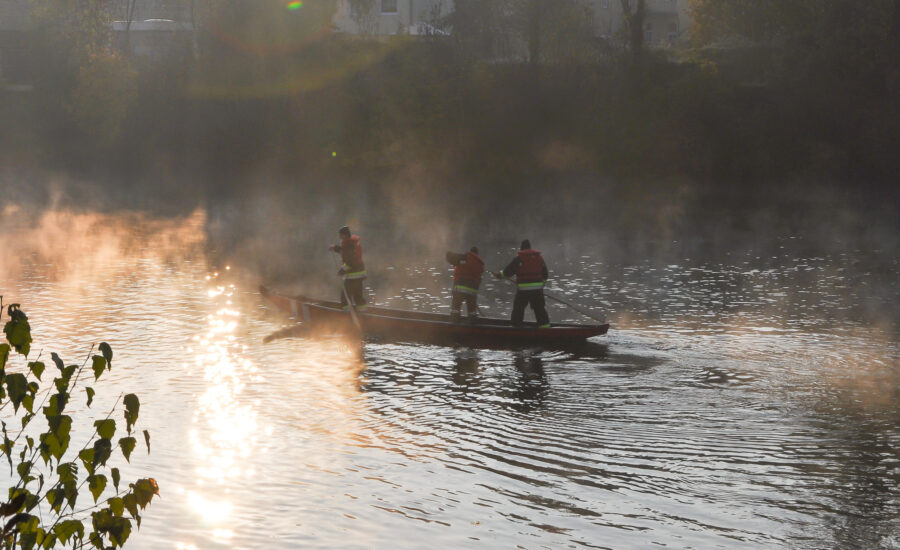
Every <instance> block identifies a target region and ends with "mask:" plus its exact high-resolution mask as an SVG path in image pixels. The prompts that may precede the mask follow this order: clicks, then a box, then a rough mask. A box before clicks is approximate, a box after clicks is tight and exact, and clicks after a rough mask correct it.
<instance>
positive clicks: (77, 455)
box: [0, 305, 159, 549]
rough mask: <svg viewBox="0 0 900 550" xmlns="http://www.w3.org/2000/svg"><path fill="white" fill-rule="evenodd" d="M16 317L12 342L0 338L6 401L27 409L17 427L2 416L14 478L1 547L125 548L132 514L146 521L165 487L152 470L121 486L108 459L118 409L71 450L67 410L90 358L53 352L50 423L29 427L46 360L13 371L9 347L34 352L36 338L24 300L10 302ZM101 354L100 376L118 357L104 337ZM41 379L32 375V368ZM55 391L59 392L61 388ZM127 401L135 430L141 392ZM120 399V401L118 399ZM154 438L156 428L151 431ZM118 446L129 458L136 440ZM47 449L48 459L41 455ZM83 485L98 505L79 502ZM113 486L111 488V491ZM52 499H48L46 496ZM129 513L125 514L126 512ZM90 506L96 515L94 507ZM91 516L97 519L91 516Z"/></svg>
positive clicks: (9, 333) (0, 517)
mask: <svg viewBox="0 0 900 550" xmlns="http://www.w3.org/2000/svg"><path fill="white" fill-rule="evenodd" d="M8 314H9V316H10V320H9V321H8V322H7V323H6V326H5V328H4V333H5V334H6V339H7V342H8V344H2V345H0V391H2V395H0V407H2V406H3V405H5V404H6V401H7V400H8V401H9V402H10V403H12V405H13V411H14V413H15V414H17V415H18V414H21V416H22V422H21V423H22V429H21V430H20V431H19V432H18V433H15V434H13V433H10V432H9V431H8V429H7V425H6V422H2V431H3V442H2V444H0V452H2V453H3V455H4V457H5V458H6V461H7V462H8V464H9V466H10V472H11V474H12V483H13V485H12V486H11V487H10V488H9V495H8V500H7V501H6V502H0V526H2V527H3V531H2V533H0V548H2V549H7V548H8V549H13V548H21V549H33V548H44V549H49V548H54V547H56V546H59V545H72V547H74V548H81V547H83V546H84V545H85V544H91V545H93V546H95V547H97V548H118V547H121V546H122V545H123V544H125V542H126V541H127V540H128V538H129V536H130V534H131V529H132V522H136V523H137V525H138V527H140V524H141V516H140V512H141V511H142V510H144V508H145V507H146V506H147V505H148V504H149V503H150V502H151V501H152V499H153V498H154V497H155V496H158V495H159V487H158V486H157V484H156V481H155V480H154V479H152V478H147V479H138V480H136V481H135V482H133V483H129V484H128V487H127V489H126V488H124V487H123V486H122V480H121V473H120V472H119V469H118V468H112V467H109V466H107V463H108V461H109V460H110V459H111V458H112V457H113V451H114V448H113V444H112V438H113V437H114V436H115V433H116V421H115V420H114V419H112V418H111V416H112V414H113V413H114V412H115V409H113V410H111V411H109V414H107V416H106V417H105V418H101V419H97V420H94V422H93V427H94V429H95V434H94V437H92V438H91V440H89V441H88V442H87V443H86V444H85V445H84V447H82V448H81V449H78V450H72V449H71V447H70V443H71V440H72V437H71V434H72V432H73V430H74V429H75V428H74V427H73V425H74V424H75V423H76V421H77V420H79V418H78V415H76V416H73V415H72V414H64V411H65V408H66V405H67V404H68V402H69V401H70V399H71V398H72V395H73V393H74V392H76V391H77V390H78V389H79V388H78V381H79V378H80V376H81V374H82V371H83V370H84V369H85V368H86V366H87V361H85V363H84V364H83V365H81V366H78V365H70V366H64V363H63V361H62V359H61V358H60V357H59V356H58V355H57V354H56V353H53V354H51V358H52V360H53V363H54V364H55V365H56V368H57V369H58V371H59V376H57V377H56V378H54V379H53V386H51V388H52V390H48V391H47V397H45V400H46V402H47V404H46V406H44V407H43V408H42V409H41V411H40V413H38V414H42V416H43V418H44V419H45V420H46V422H47V430H46V431H44V432H43V433H41V434H40V435H39V436H38V437H37V441H35V440H34V439H32V438H31V437H30V436H27V435H25V434H24V433H23V432H24V431H25V429H26V428H27V427H28V426H29V424H30V422H31V420H32V419H33V418H34V417H35V416H36V414H35V413H34V410H33V408H34V399H35V396H37V395H39V392H40V379H41V375H42V374H43V372H44V369H45V365H44V364H43V363H41V362H40V361H31V362H28V363H27V364H26V365H25V366H24V367H23V368H21V370H22V371H23V372H18V371H16V372H7V371H8V370H10V368H11V364H10V357H9V353H10V351H12V350H16V351H17V352H18V353H19V354H21V355H23V356H24V355H27V353H28V351H29V345H30V343H31V330H30V326H29V325H28V322H27V317H26V316H25V314H24V313H22V312H21V310H19V306H18V305H13V306H10V308H9V310H8ZM99 351H100V353H101V355H94V356H92V357H89V359H90V360H91V370H92V372H93V373H94V379H95V380H97V379H99V378H100V377H101V376H102V375H103V374H104V373H105V372H106V371H108V370H109V369H110V368H111V365H112V357H113V353H112V348H111V347H110V346H109V344H107V343H105V342H103V343H101V344H100V346H99ZM29 374H30V375H32V376H34V377H35V378H36V379H37V380H36V381H29V380H28V375H29ZM54 391H55V392H54ZM85 394H86V395H87V403H88V406H90V403H91V401H92V399H93V397H94V395H95V392H94V389H93V388H85ZM122 401H123V407H122V408H123V409H124V411H123V412H124V415H125V419H126V424H127V428H128V432H129V434H130V433H131V430H132V428H133V426H134V424H135V423H136V422H137V421H138V416H139V412H140V401H139V400H138V398H137V396H136V395H134V394H128V395H127V396H125V397H124V399H123V400H122ZM117 406H118V401H117ZM144 434H145V438H146V440H147V442H148V452H149V434H148V433H147V432H146V430H145V431H144ZM118 447H119V449H120V450H121V453H122V455H123V457H124V458H125V459H126V460H130V457H131V453H132V451H133V450H134V447H135V439H134V438H133V437H127V438H122V439H120V440H119V444H118ZM38 455H40V457H41V461H36V459H37V456H38ZM110 478H111V479H112V488H111V489H110V488H109V482H108V480H109V479H110ZM81 488H86V489H87V490H88V491H89V492H90V494H91V496H92V497H93V505H92V506H89V507H87V508H86V509H84V510H76V502H77V501H78V497H79V492H80V490H81ZM111 491H112V492H113V494H112V495H111V496H108V497H107V498H104V495H108V494H109V493H110V492H111ZM42 502H45V504H43V505H42V504H41V503H42ZM126 511H127V512H128V514H129V516H130V517H125V512H126ZM88 514H89V515H88ZM88 520H90V523H89V524H88V523H86V522H88Z"/></svg>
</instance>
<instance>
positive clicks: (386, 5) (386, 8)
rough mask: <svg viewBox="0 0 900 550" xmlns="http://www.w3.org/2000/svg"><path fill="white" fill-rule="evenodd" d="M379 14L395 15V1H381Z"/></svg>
mask: <svg viewBox="0 0 900 550" xmlns="http://www.w3.org/2000/svg"><path fill="white" fill-rule="evenodd" d="M381 13H397V0H381Z"/></svg>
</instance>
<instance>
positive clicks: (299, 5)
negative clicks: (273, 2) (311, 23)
mask: <svg viewBox="0 0 900 550" xmlns="http://www.w3.org/2000/svg"><path fill="white" fill-rule="evenodd" d="M302 7H303V2H300V1H294V2H289V3H288V5H287V9H288V10H289V11H295V10H299V9H300V8H302Z"/></svg>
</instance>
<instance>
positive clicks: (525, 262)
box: [516, 248, 547, 290]
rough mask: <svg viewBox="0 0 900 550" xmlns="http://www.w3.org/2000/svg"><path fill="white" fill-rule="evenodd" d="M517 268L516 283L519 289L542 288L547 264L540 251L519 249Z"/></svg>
mask: <svg viewBox="0 0 900 550" xmlns="http://www.w3.org/2000/svg"><path fill="white" fill-rule="evenodd" d="M518 257H519V262H520V263H519V269H518V270H516V285H518V287H519V290H539V289H542V288H544V282H545V281H546V273H547V266H546V265H545V264H544V258H543V257H542V256H541V253H540V251H538V250H534V249H531V248H529V249H527V250H520V251H519V253H518Z"/></svg>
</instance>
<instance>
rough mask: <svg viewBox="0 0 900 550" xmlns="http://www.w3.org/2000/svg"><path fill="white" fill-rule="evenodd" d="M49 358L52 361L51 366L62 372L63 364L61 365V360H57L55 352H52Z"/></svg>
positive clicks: (57, 356)
mask: <svg viewBox="0 0 900 550" xmlns="http://www.w3.org/2000/svg"><path fill="white" fill-rule="evenodd" d="M50 358H51V359H53V364H54V365H56V368H58V369H59V370H60V371H62V370H63V368H64V367H63V365H64V363H63V360H62V359H60V358H59V355H57V354H56V352H55V351H54V352H53V353H51V354H50Z"/></svg>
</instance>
